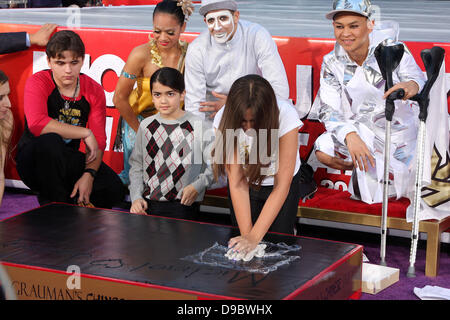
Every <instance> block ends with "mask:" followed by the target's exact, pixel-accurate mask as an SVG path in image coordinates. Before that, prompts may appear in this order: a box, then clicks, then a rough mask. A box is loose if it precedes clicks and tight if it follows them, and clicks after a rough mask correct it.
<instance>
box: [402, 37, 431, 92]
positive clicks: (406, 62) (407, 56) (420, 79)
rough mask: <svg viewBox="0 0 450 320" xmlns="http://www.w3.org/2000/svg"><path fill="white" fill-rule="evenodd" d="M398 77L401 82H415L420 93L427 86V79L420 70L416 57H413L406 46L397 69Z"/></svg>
mask: <svg viewBox="0 0 450 320" xmlns="http://www.w3.org/2000/svg"><path fill="white" fill-rule="evenodd" d="M397 75H398V78H399V79H400V81H401V82H406V81H410V80H412V81H414V82H416V83H417V84H418V85H419V92H420V91H422V88H423V85H424V84H425V78H424V75H423V72H422V70H420V68H419V66H418V65H417V63H416V61H415V60H414V57H413V56H412V55H411V53H410V52H409V50H408V49H407V47H406V45H405V53H404V54H403V57H402V60H401V61H400V65H399V67H398V69H397Z"/></svg>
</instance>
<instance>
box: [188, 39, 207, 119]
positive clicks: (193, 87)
mask: <svg viewBox="0 0 450 320" xmlns="http://www.w3.org/2000/svg"><path fill="white" fill-rule="evenodd" d="M184 81H185V85H186V96H185V98H184V104H185V110H186V111H189V112H192V113H193V114H195V115H196V116H198V117H200V118H201V119H204V118H205V113H204V112H201V111H199V110H198V109H199V108H200V102H204V101H206V76H205V72H204V64H203V54H202V53H201V52H200V50H199V49H198V47H196V46H195V45H192V44H191V45H190V46H188V50H187V53H186V62H185V72H184Z"/></svg>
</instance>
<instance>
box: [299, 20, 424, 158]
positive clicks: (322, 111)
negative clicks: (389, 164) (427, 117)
mask: <svg viewBox="0 0 450 320" xmlns="http://www.w3.org/2000/svg"><path fill="white" fill-rule="evenodd" d="M397 37H398V24H397V23H395V22H384V23H382V24H381V25H380V26H379V27H378V28H375V29H374V30H373V31H372V33H371V34H370V45H369V53H368V56H367V58H366V60H365V61H364V63H363V64H362V66H358V65H357V64H356V63H355V62H354V61H352V60H351V59H350V58H349V56H348V55H347V53H346V52H345V50H344V49H343V48H342V47H341V46H340V45H339V44H338V43H336V45H335V49H334V51H332V52H330V53H329V54H327V55H326V56H324V58H323V64H322V69H321V75H320V89H319V92H318V94H317V97H316V99H315V101H314V104H313V106H312V108H311V111H310V113H309V116H308V118H310V119H319V120H321V121H322V122H323V123H324V124H325V126H326V129H327V131H328V132H330V133H331V134H332V136H333V141H334V142H335V143H337V144H339V145H341V146H342V147H345V141H344V140H345V137H346V135H347V134H348V133H350V132H352V131H356V132H357V133H358V134H360V135H361V134H362V135H364V134H363V132H361V130H363V131H367V130H368V131H370V132H373V133H374V134H375V136H374V137H373V138H374V141H373V145H372V146H370V144H371V143H368V147H369V148H370V149H372V148H371V147H373V149H372V151H375V150H383V141H384V127H385V117H384V110H385V101H384V100H383V99H382V97H383V95H384V85H385V81H384V80H383V77H382V75H381V72H380V69H379V67H378V64H377V61H376V59H375V56H374V51H375V48H376V47H377V46H378V44H379V43H380V42H383V41H384V42H386V43H393V42H397ZM405 49H406V50H405V53H404V55H403V58H402V60H401V62H400V65H399V66H398V67H397V69H396V70H395V71H394V73H393V80H394V84H395V83H398V82H404V81H410V80H413V81H415V82H416V83H417V84H418V85H419V88H420V89H419V90H421V89H422V87H423V85H424V82H425V77H424V75H423V72H422V71H421V70H420V68H419V66H418V65H417V64H416V62H415V60H414V58H413V57H412V55H411V53H410V52H409V51H408V50H407V48H406V46H405ZM417 114H418V108H417V106H416V105H415V103H412V102H411V101H407V102H403V101H396V110H395V113H394V118H393V121H392V142H393V144H399V143H400V144H401V143H403V142H405V141H407V140H415V139H416V124H417ZM362 126H364V127H365V128H364V129H362ZM366 143H367V142H366ZM345 149H346V147H345ZM374 149H375V150H374ZM341 151H343V150H341ZM345 153H346V152H344V154H345Z"/></svg>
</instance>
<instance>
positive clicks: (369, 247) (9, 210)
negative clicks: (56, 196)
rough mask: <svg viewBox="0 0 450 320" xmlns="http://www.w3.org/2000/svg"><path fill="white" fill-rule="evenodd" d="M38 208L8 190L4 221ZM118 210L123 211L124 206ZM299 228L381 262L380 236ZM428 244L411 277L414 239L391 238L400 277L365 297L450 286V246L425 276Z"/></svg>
mask: <svg viewBox="0 0 450 320" xmlns="http://www.w3.org/2000/svg"><path fill="white" fill-rule="evenodd" d="M37 207H39V203H38V201H37V197H36V196H34V195H31V194H23V193H20V192H17V191H16V190H13V191H11V190H8V189H6V190H5V195H4V198H3V203H2V205H1V207H0V221H1V220H3V219H7V218H9V217H12V216H14V215H17V214H20V213H23V212H26V211H29V210H32V209H34V208H37ZM114 209H118V210H123V209H120V208H114ZM213 215H214V214H208V213H206V216H207V218H206V219H205V221H207V222H216V223H222V224H227V222H226V221H223V217H222V218H220V219H222V220H221V221H219V220H217V221H214V220H213V218H211V217H212V216H213ZM221 216H223V215H221ZM208 220H209V221H208ZM299 231H300V232H299V233H300V235H301V236H309V237H315V238H322V239H328V240H336V241H344V242H349V243H357V244H360V245H363V246H364V254H365V255H366V256H367V258H368V259H369V260H370V263H373V264H378V263H379V256H380V239H379V235H376V234H370V233H362V232H355V231H348V230H336V229H331V228H323V227H313V226H304V225H300V227H299ZM425 245H426V243H425V242H424V241H420V242H419V246H418V250H417V260H416V264H415V268H416V277H415V278H407V277H406V272H407V270H408V266H409V251H410V240H409V239H406V238H399V237H392V236H390V237H388V239H387V248H386V262H387V264H388V266H389V267H393V268H398V269H400V280H399V281H398V282H397V283H395V284H393V285H392V286H390V287H388V288H386V289H384V290H383V291H381V292H379V293H378V294H376V295H371V294H366V293H363V294H362V297H361V300H418V299H419V298H418V297H417V296H416V295H415V294H414V292H413V289H414V288H415V287H418V288H423V287H424V286H426V285H431V286H439V287H443V288H450V245H449V244H442V245H441V256H440V269H439V274H438V276H437V277H435V278H429V277H426V276H425Z"/></svg>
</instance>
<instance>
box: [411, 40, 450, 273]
mask: <svg viewBox="0 0 450 320" xmlns="http://www.w3.org/2000/svg"><path fill="white" fill-rule="evenodd" d="M420 56H421V57H422V61H423V64H424V66H425V70H426V72H427V82H426V83H425V85H424V87H423V89H422V91H421V92H420V93H419V94H417V95H415V96H414V97H412V98H411V100H415V101H417V102H418V103H419V110H420V112H419V120H420V121H419V133H418V134H417V157H416V175H415V184H414V203H413V206H414V207H413V209H414V213H413V224H412V230H411V250H410V254H409V268H408V272H407V274H406V276H407V277H408V278H413V277H415V276H416V272H415V268H414V264H415V263H416V254H417V242H418V240H419V239H418V238H419V215H418V212H419V209H420V200H421V190H422V175H423V157H424V152H425V134H426V132H425V122H426V121H427V116H428V105H429V103H430V98H429V95H430V90H431V88H432V86H433V84H434V82H435V81H436V79H437V77H438V75H439V71H440V70H441V66H442V61H443V60H444V56H445V50H444V49H442V48H441V47H433V48H431V49H424V50H422V52H421V53H420Z"/></svg>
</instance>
